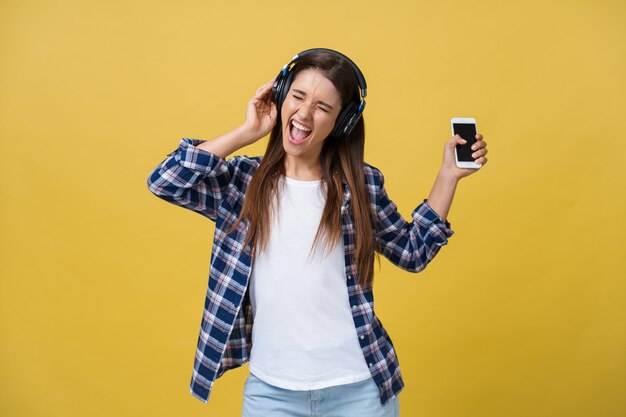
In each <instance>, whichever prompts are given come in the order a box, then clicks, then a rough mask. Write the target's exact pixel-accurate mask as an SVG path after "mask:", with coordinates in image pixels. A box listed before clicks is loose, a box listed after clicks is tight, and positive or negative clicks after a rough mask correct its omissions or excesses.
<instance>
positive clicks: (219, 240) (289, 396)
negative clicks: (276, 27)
mask: <svg viewBox="0 0 626 417" xmlns="http://www.w3.org/2000/svg"><path fill="white" fill-rule="evenodd" d="M366 90H367V86H366V84H365V78H364V77H363V74H361V72H360V70H359V69H358V67H357V66H356V65H355V64H354V63H353V62H352V61H351V60H350V59H349V58H347V57H346V56H345V55H343V54H340V53H339V52H337V51H332V50H328V49H312V50H307V51H304V52H302V53H300V54H298V55H296V56H295V57H294V58H293V59H292V61H291V62H289V63H288V64H287V65H285V66H284V67H283V70H282V71H281V72H280V73H279V75H278V76H277V77H276V79H275V80H272V81H270V82H268V83H267V84H265V85H263V86H261V87H260V88H259V89H258V90H257V92H256V95H255V96H254V97H253V98H252V99H251V100H250V101H249V102H248V106H247V114H246V119H245V122H244V123H243V124H242V125H241V126H239V127H237V128H235V129H234V130H232V131H230V132H227V133H225V134H223V135H221V136H219V137H217V138H215V139H213V140H210V141H205V140H200V139H190V138H183V139H181V140H180V143H179V146H178V147H177V148H176V149H175V150H174V151H173V152H171V153H170V154H168V155H167V158H166V159H165V160H164V161H162V162H161V163H160V164H159V165H158V166H157V167H156V168H155V169H154V170H153V172H151V174H150V176H149V178H148V181H147V183H148V186H149V188H150V191H151V192H152V193H154V194H155V195H157V196H158V197H160V198H162V199H164V200H166V201H168V202H171V203H173V204H176V205H179V206H182V207H185V208H187V209H190V210H193V211H195V212H198V213H200V214H201V215H203V216H205V217H207V218H209V219H211V220H212V221H215V223H216V226H215V236H214V242H213V249H212V254H211V266H210V273H209V283H208V289H207V295H206V300H205V305H204V314H203V317H202V322H201V328H200V335H199V337H198V345H197V349H196V356H195V360H194V371H193V375H192V378H191V387H190V390H191V393H192V394H193V395H194V396H195V397H197V398H198V399H200V400H202V401H204V402H207V401H208V398H209V395H210V393H211V389H212V387H213V384H214V382H215V380H216V379H217V378H218V377H220V376H221V375H222V374H223V373H224V372H226V371H227V370H229V369H232V368H235V367H238V366H241V365H242V364H244V363H245V362H249V371H250V374H249V375H248V378H247V380H246V382H245V386H244V401H243V415H244V416H262V417H268V416H270V417H271V416H310V415H316V416H326V415H333V416H364V417H367V416H372V417H373V416H398V415H399V399H398V393H399V392H400V391H401V390H402V388H403V386H404V383H403V380H402V376H401V374H400V368H399V363H398V359H397V356H396V352H395V350H394V347H393V343H392V341H391V339H390V338H389V336H388V334H387V332H386V330H385V329H384V327H383V325H382V323H381V321H380V320H379V319H378V317H377V316H376V313H375V312H374V298H373V294H372V282H373V272H374V257H375V254H377V253H380V254H383V255H384V256H385V257H386V258H388V259H389V260H390V261H391V262H392V263H394V264H395V265H397V266H398V267H400V268H402V269H405V270H407V271H411V272H419V271H421V270H422V269H424V268H425V267H426V265H427V264H428V263H429V262H430V261H431V260H432V259H433V257H434V256H435V255H436V254H437V253H438V251H439V249H440V248H441V246H443V245H445V244H446V243H447V242H448V238H449V237H450V236H452V234H453V233H454V232H453V231H452V230H451V229H450V223H449V222H448V221H446V217H447V214H448V211H449V209H450V205H451V203H452V199H453V196H454V192H455V189H456V186H457V183H458V181H459V180H460V179H461V178H463V177H465V176H467V175H470V174H472V173H474V172H476V170H471V169H459V168H457V167H456V165H455V161H454V146H455V145H456V144H457V143H458V144H461V143H464V142H465V141H464V140H463V139H462V138H461V137H459V136H454V137H452V138H451V139H450V140H449V141H447V142H446V144H445V147H444V155H443V162H442V165H441V168H440V170H439V173H438V175H437V179H436V181H435V184H434V186H433V189H432V191H431V193H430V195H429V197H428V199H425V200H424V201H423V202H422V203H421V204H419V205H418V206H417V208H416V209H415V210H414V211H413V214H412V221H411V222H410V223H409V222H407V221H406V220H404V218H403V217H402V216H401V215H400V214H399V213H398V211H397V207H396V205H395V204H394V203H393V201H391V200H390V199H389V197H388V196H387V193H386V191H385V188H384V178H383V175H382V173H381V172H380V171H379V170H378V169H377V168H375V167H373V166H371V165H369V164H367V163H365V162H364V160H363V149H364V139H365V133H364V121H363V116H362V112H363V108H364V106H365V100H364V98H365V95H366ZM270 132H271V134H270V138H269V143H268V145H267V149H266V151H265V154H264V156H263V157H248V156H234V157H233V158H231V159H226V158H227V156H228V155H230V154H231V153H233V152H235V151H237V150H239V149H240V148H242V147H244V146H246V145H249V144H251V143H254V142H256V141H258V140H259V139H261V138H263V137H265V136H266V135H267V134H268V133H270ZM476 139H477V142H476V144H475V145H474V146H475V152H474V158H475V159H476V162H478V163H481V164H483V165H484V164H485V163H486V162H487V159H486V157H485V154H486V153H487V148H486V144H485V142H484V140H483V138H482V136H481V135H480V134H479V135H476ZM377 256H378V255H377ZM379 261H380V259H379Z"/></svg>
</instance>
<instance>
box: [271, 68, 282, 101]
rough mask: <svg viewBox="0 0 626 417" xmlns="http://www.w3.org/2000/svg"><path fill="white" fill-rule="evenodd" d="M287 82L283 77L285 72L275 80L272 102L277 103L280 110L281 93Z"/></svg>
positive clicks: (279, 74)
mask: <svg viewBox="0 0 626 417" xmlns="http://www.w3.org/2000/svg"><path fill="white" fill-rule="evenodd" d="M284 82H285V77H284V75H283V71H280V72H279V73H278V75H277V76H276V79H275V80H274V86H273V87H272V95H271V97H270V100H271V101H273V102H274V103H276V107H277V108H278V109H280V107H279V105H278V100H279V99H280V91H281V89H282V86H283V84H284Z"/></svg>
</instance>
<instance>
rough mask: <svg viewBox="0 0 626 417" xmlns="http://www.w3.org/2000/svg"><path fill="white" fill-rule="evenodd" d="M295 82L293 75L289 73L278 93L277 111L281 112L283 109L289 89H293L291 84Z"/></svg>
mask: <svg viewBox="0 0 626 417" xmlns="http://www.w3.org/2000/svg"><path fill="white" fill-rule="evenodd" d="M292 81H293V73H292V72H289V73H287V76H286V77H285V78H284V82H283V84H282V86H281V88H280V91H279V92H278V94H279V96H278V104H277V109H278V111H280V109H282V107H283V103H284V102H285V98H287V93H288V92H289V87H291V82H292Z"/></svg>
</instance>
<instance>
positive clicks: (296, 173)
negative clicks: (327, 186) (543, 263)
mask: <svg viewBox="0 0 626 417" xmlns="http://www.w3.org/2000/svg"><path fill="white" fill-rule="evenodd" d="M285 175H286V176H288V177H289V178H293V179H296V180H304V181H312V180H319V179H321V178H322V166H321V164H320V161H319V159H316V160H302V159H301V158H296V157H293V156H290V155H286V157H285Z"/></svg>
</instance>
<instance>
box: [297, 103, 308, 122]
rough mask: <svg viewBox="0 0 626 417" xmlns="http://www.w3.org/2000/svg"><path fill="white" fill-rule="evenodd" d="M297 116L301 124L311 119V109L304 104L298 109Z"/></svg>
mask: <svg viewBox="0 0 626 417" xmlns="http://www.w3.org/2000/svg"><path fill="white" fill-rule="evenodd" d="M297 115H298V118H299V119H300V120H302V121H303V122H306V121H308V120H309V118H310V117H311V107H310V106H309V105H308V104H306V103H302V104H301V105H300V107H299V108H298V112H297Z"/></svg>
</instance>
